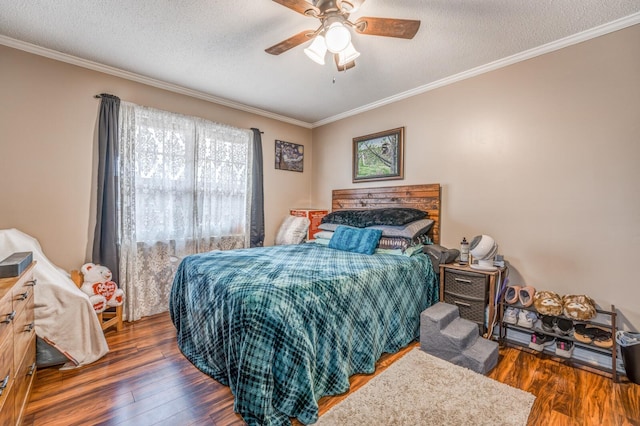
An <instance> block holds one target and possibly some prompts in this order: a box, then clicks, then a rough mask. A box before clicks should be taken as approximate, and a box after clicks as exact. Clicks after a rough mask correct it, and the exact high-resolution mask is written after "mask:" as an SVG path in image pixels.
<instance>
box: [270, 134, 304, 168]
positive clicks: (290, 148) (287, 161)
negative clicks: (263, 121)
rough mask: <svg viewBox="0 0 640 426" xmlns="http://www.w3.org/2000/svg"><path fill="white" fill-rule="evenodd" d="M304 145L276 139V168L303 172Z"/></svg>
mask: <svg viewBox="0 0 640 426" xmlns="http://www.w3.org/2000/svg"><path fill="white" fill-rule="evenodd" d="M303 168H304V146H303V145H298V144H297V143H291V142H285V141H279V140H277V139H276V169H279V170H291V171H293V172H302V170H303Z"/></svg>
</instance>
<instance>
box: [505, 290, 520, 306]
mask: <svg viewBox="0 0 640 426" xmlns="http://www.w3.org/2000/svg"><path fill="white" fill-rule="evenodd" d="M519 292H520V287H517V286H512V285H510V286H508V287H507V290H506V291H505V292H504V301H505V302H507V303H508V304H510V305H513V304H514V303H518V293H519Z"/></svg>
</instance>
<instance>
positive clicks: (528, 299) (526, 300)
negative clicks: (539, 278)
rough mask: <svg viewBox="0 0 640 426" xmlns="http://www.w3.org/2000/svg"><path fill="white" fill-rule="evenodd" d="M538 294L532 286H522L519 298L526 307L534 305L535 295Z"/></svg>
mask: <svg viewBox="0 0 640 426" xmlns="http://www.w3.org/2000/svg"><path fill="white" fill-rule="evenodd" d="M535 294H536V289H535V288H533V287H531V286H526V287H522V288H521V289H520V291H519V292H518V300H520V303H521V304H522V306H524V307H525V308H528V307H529V306H531V305H533V297H534V296H535Z"/></svg>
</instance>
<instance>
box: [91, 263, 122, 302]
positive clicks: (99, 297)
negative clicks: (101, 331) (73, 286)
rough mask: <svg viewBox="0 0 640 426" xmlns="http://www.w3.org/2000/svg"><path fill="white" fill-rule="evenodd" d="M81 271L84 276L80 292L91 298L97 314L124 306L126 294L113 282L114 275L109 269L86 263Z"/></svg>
mask: <svg viewBox="0 0 640 426" xmlns="http://www.w3.org/2000/svg"><path fill="white" fill-rule="evenodd" d="M80 270H81V271H82V274H83V275H84V281H83V283H82V286H81V287H80V290H82V291H83V292H84V293H85V294H86V295H87V296H89V301H90V302H91V305H92V306H93V309H94V310H95V311H96V313H97V314H99V313H102V312H104V310H105V309H107V308H108V307H115V306H120V305H122V300H123V297H124V292H123V291H122V289H120V288H118V285H117V284H116V283H115V282H113V281H111V277H112V274H111V271H110V270H109V268H107V267H106V266H102V265H96V264H94V263H85V264H84V265H82V268H80Z"/></svg>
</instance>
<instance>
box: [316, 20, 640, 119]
mask: <svg viewBox="0 0 640 426" xmlns="http://www.w3.org/2000/svg"><path fill="white" fill-rule="evenodd" d="M639 23H640V13H634V14H632V15H629V16H625V17H624V18H620V19H617V20H615V21H611V22H609V23H606V24H603V25H600V26H597V27H594V28H591V29H589V30H586V31H582V32H580V33H577V34H573V35H571V36H569V37H565V38H563V39H560V40H556V41H553V42H551V43H547V44H543V45H542V46H538V47H535V48H533V49H529V50H525V51H524V52H520V53H517V54H515V55H511V56H507V57H506V58H502V59H498V60H497V61H493V62H489V63H488V64H485V65H481V66H479V67H476V68H472V69H470V70H467V71H463V72H461V73H459V74H455V75H452V76H450V77H446V78H443V79H441V80H437V81H434V82H433V83H429V84H425V85H424V86H420V87H416V88H414V89H411V90H407V91H405V92H402V93H398V94H397V95H393V96H389V97H388V98H384V99H381V100H379V101H376V102H372V103H370V104H367V105H363V106H361V107H358V108H355V109H352V110H350V111H346V112H343V113H341V114H337V115H334V116H332V117H328V118H325V119H323V120H320V121H316V122H314V123H313V124H312V128H316V127H320V126H323V125H325V124H329V123H333V122H335V121H338V120H342V119H343V118H347V117H352V116H354V115H358V114H361V113H363V112H365V111H370V110H372V109H376V108H378V107H381V106H384V105H388V104H391V103H394V102H397V101H400V100H403V99H407V98H410V97H412V96H416V95H419V94H422V93H425V92H428V91H430V90H434V89H437V88H439V87H442V86H447V85H449V84H453V83H457V82H459V81H462V80H466V79H468V78H471V77H475V76H478V75H480V74H484V73H487V72H489V71H494V70H497V69H499V68H503V67H506V66H509V65H512V64H515V63H517V62H521V61H525V60H527V59H531V58H535V57H536V56H540V55H544V54H546V53H550V52H554V51H556V50H559V49H563V48H565V47H569V46H572V45H574V44H578V43H582V42H583V41H587V40H590V39H592V38H596V37H600V36H602V35H605V34H609V33H612V32H614V31H618V30H621V29H624V28H627V27H630V26H632V25H636V24H639Z"/></svg>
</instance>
